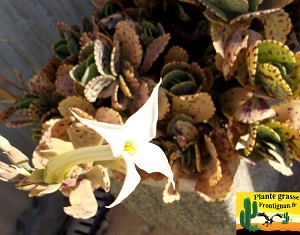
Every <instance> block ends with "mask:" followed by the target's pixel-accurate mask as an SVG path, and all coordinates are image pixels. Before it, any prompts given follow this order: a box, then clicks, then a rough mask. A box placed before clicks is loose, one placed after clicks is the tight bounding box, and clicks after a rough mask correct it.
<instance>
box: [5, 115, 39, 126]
mask: <svg viewBox="0 0 300 235" xmlns="http://www.w3.org/2000/svg"><path fill="white" fill-rule="evenodd" d="M34 123H36V120H32V119H31V118H30V117H17V118H14V119H12V120H10V121H8V122H7V123H6V126H7V127H11V128H20V127H26V126H30V125H33V124H34Z"/></svg>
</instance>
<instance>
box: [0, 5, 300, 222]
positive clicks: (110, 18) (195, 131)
mask: <svg viewBox="0 0 300 235" xmlns="http://www.w3.org/2000/svg"><path fill="white" fill-rule="evenodd" d="M92 2H93V3H94V5H95V6H96V8H97V9H96V10H95V12H94V13H93V14H92V17H91V20H88V18H86V17H84V18H83V21H82V26H81V27H79V26H76V25H72V26H69V25H67V24H65V23H63V22H58V23H57V29H58V32H59V35H60V39H58V40H57V41H56V42H54V44H53V47H52V51H53V56H52V57H51V58H50V59H49V61H48V62H47V63H45V66H44V67H43V68H42V69H41V70H37V71H36V75H34V76H33V78H31V79H30V80H29V82H28V88H27V87H26V86H25V84H24V81H23V79H22V77H21V75H20V74H19V73H16V74H17V77H18V78H19V80H20V84H21V85H20V86H19V85H16V84H12V83H11V82H10V81H9V80H8V79H5V78H2V81H4V82H6V83H7V84H9V85H10V86H12V87H14V88H16V89H17V90H18V91H19V92H18V93H16V94H15V93H11V92H8V91H7V90H6V89H4V88H1V89H0V100H1V102H3V103H10V104H11V105H10V106H9V107H7V108H5V109H3V110H1V112H0V120H1V121H2V122H5V121H6V124H7V125H8V126H9V127H21V126H25V125H33V126H34V135H33V136H34V139H35V140H37V141H38V144H37V146H36V148H35V150H34V152H33V155H32V158H31V159H30V160H31V162H32V165H33V166H31V165H30V164H29V161H30V160H29V158H27V157H26V156H24V155H23V154H22V153H21V152H20V151H19V150H17V149H15V148H14V147H13V146H11V145H10V144H9V142H8V141H7V140H6V139H5V138H3V137H2V138H1V139H0V147H1V149H2V150H3V151H4V152H5V153H6V154H7V155H8V157H9V159H10V160H11V162H12V165H7V164H5V163H2V162H0V168H1V171H0V179H1V180H4V181H14V182H17V188H19V189H22V190H25V191H28V192H29V195H30V196H43V195H45V194H48V193H52V192H54V191H57V190H60V191H61V192H62V193H63V194H64V195H65V196H67V197H69V199H70V204H71V206H70V207H66V208H64V209H65V212H66V213H67V214H69V215H72V216H73V217H76V218H89V217H91V216H93V215H94V214H95V213H96V204H95V200H94V196H93V190H95V189H96V188H98V187H102V188H104V190H105V191H107V192H108V191H109V187H110V181H109V177H108V176H109V174H111V176H113V177H114V178H115V179H117V180H120V181H123V182H126V183H128V180H127V181H126V179H127V177H129V178H130V180H131V181H132V182H134V184H137V183H138V182H139V179H140V178H142V180H144V181H146V180H151V179H152V180H155V181H160V180H163V179H164V175H165V176H167V178H168V181H167V183H166V186H165V189H164V192H163V200H164V201H165V202H166V203H170V202H173V201H175V200H179V199H180V187H181V186H180V185H181V183H182V180H184V179H186V178H187V179H189V184H192V187H194V190H195V192H196V193H197V194H199V195H200V196H201V197H203V198H204V199H205V200H207V201H218V200H222V199H224V198H225V197H226V195H227V194H228V192H229V191H230V190H231V186H232V184H233V178H234V174H235V171H236V166H237V165H238V163H239V160H240V159H243V160H245V161H246V162H248V163H250V164H258V163H259V162H261V161H267V162H268V163H269V164H270V165H271V166H272V167H273V168H274V169H276V170H278V171H280V172H281V173H282V174H284V175H292V174H293V171H292V164H293V161H294V159H295V160H297V161H300V144H299V143H300V122H299V120H300V118H299V113H298V110H299V108H300V101H299V97H300V53H299V49H300V45H299V41H298V38H299V32H298V31H299V30H298V29H299V25H298V24H299V23H297V20H296V19H297V17H295V14H294V13H293V12H292V11H293V8H292V6H293V5H294V4H299V3H298V2H299V1H298V2H296V1H292V0H278V1H271V0H260V1H245V0H237V1H213V0H199V1H191V0H182V1H176V0H172V1H157V0H151V1H142V0H136V1H127V0H122V1H121V0H106V1H97V0H93V1H92ZM166 14H167V15H168V17H165V15H166ZM290 16H291V17H290ZM160 79H161V81H160ZM160 82H161V83H160ZM157 84H159V85H157ZM158 86H159V87H158ZM153 93H155V96H152V95H151V94H153ZM153 97H154V98H153ZM149 100H150V101H149ZM154 101H155V102H154ZM156 101H157V103H156ZM149 102H150V103H151V102H154V103H155V104H156V105H152V106H151V105H147V104H149ZM154 103H152V104H154ZM144 106H146V107H148V108H147V109H146V110H148V111H140V110H145V109H144V108H143V107H144ZM149 110H151V111H149ZM141 113H142V114H143V115H145V118H140V119H141V121H144V119H145V121H148V124H147V125H149V126H150V127H151V128H148V129H150V130H148V129H147V131H150V133H149V135H147V134H146V137H147V138H144V142H147V144H148V146H153V145H155V146H156V147H154V148H155V149H156V150H157V149H158V148H157V146H159V147H160V148H161V149H162V151H158V150H157V151H158V152H157V156H158V157H157V159H160V160H159V161H158V162H160V163H157V165H156V166H155V167H153V168H151V167H150V168H149V166H151V164H150V165H149V164H143V163H141V162H143V161H139V160H138V159H134V161H131V160H130V159H131V157H135V154H136V153H137V152H138V150H139V151H140V150H141V149H143V147H142V148H141V147H140V146H144V145H142V144H141V143H139V140H138V138H137V137H136V136H134V137H136V138H130V139H126V141H125V139H124V138H123V139H122V141H123V142H124V141H125V142H124V143H125V144H124V143H123V142H122V143H123V144H124V146H121V147H120V146H117V144H116V143H118V141H115V140H114V138H117V137H114V138H113V137H110V133H111V136H116V135H115V134H114V131H115V130H118V131H121V130H122V131H121V132H120V133H126V135H128V136H129V137H132V136H130V135H131V134H130V133H136V131H135V130H131V131H130V130H127V129H126V126H130V127H132V124H127V120H129V123H130V122H131V121H130V120H133V119H134V118H132V117H133V116H134V117H138V118H139V117H141ZM75 116H76V118H75ZM78 120H79V121H80V122H79V121H78ZM83 123H84V124H86V125H88V126H89V127H87V126H86V125H84V124H83ZM147 125H146V126H147ZM155 127H156V128H155ZM155 129H156V130H155ZM106 130H109V131H106ZM147 131H146V132H147ZM116 133H117V132H116ZM102 135H103V136H102ZM144 137H145V136H144ZM120 138H121V137H120ZM126 138H127V137H126ZM133 139H135V140H136V141H137V142H138V143H135V142H133V141H132V140H133ZM148 141H151V142H149V143H148ZM145 148H146V147H145ZM116 149H118V151H119V152H121V154H116V153H115V151H116ZM128 156H130V157H129V158H128ZM147 156H148V155H147ZM164 156H166V157H167V158H165V157H164ZM144 160H145V161H146V160H148V159H144ZM167 160H168V161H167ZM135 165H137V166H138V167H139V168H137V170H135V167H134V166H135ZM140 166H141V167H140ZM234 166H235V167H234ZM53 169H55V170H53ZM170 170H172V172H173V179H172V177H170ZM159 172H160V173H159ZM161 173H163V174H161ZM124 185H129V184H125V183H124ZM124 187H125V186H124ZM126 187H128V186H126ZM127 190H128V191H127V192H126V193H125V194H126V195H127V196H128V194H130V193H131V191H132V190H133V189H132V188H127ZM83 192H84V193H83ZM125 194H124V191H122V193H120V195H123V196H122V199H123V198H124V195H125ZM75 198H77V199H78V198H79V199H80V201H79V203H78V206H75V204H76V202H75ZM119 202H120V201H119V200H118V201H117V203H119ZM87 208H91V210H87Z"/></svg>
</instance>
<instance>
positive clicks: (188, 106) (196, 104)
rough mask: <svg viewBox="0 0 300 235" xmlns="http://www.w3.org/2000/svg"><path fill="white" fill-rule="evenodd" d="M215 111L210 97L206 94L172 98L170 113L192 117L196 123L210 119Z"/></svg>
mask: <svg viewBox="0 0 300 235" xmlns="http://www.w3.org/2000/svg"><path fill="white" fill-rule="evenodd" d="M215 111H216V108H215V106H214V103H213V101H212V99H211V96H210V95H209V94H208V93H205V92H204V93H197V94H194V95H187V96H174V97H173V98H172V112H173V113H174V114H178V113H183V114H186V115H188V116H190V117H192V118H193V119H194V120H195V121H196V122H201V121H203V120H206V119H209V118H211V117H212V116H213V115H214V113H215Z"/></svg>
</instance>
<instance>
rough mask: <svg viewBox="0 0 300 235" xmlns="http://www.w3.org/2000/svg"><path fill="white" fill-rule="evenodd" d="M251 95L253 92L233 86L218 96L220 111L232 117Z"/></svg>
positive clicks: (229, 117)
mask: <svg viewBox="0 0 300 235" xmlns="http://www.w3.org/2000/svg"><path fill="white" fill-rule="evenodd" d="M252 96H253V92H252V91H250V90H248V89H245V88H243V87H234V88H231V89H229V90H227V91H225V92H224V93H223V94H222V95H221V97H220V101H219V102H220V108H221V110H222V113H223V114H224V115H225V116H226V117H227V118H228V119H232V118H233V116H234V115H235V113H236V110H237V109H238V108H239V107H240V106H241V105H243V104H244V103H245V102H246V101H247V100H249V99H250V98H251V97H252Z"/></svg>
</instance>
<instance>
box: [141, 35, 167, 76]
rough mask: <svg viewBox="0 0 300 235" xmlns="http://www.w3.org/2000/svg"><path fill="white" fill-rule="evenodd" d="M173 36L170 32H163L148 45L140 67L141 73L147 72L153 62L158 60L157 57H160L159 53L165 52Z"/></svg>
mask: <svg viewBox="0 0 300 235" xmlns="http://www.w3.org/2000/svg"><path fill="white" fill-rule="evenodd" d="M170 38H171V35H170V34H169V33H167V34H163V35H161V36H159V37H158V38H155V39H154V40H153V41H152V42H151V43H150V44H149V45H148V47H147V49H146V51H145V55H144V58H143V62H142V65H141V67H140V72H141V73H146V72H147V71H148V70H149V69H150V68H151V66H152V65H153V63H154V62H155V61H156V59H157V58H158V57H159V55H160V54H161V53H162V52H163V50H164V49H165V48H166V46H167V45H168V42H169V40H170Z"/></svg>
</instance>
